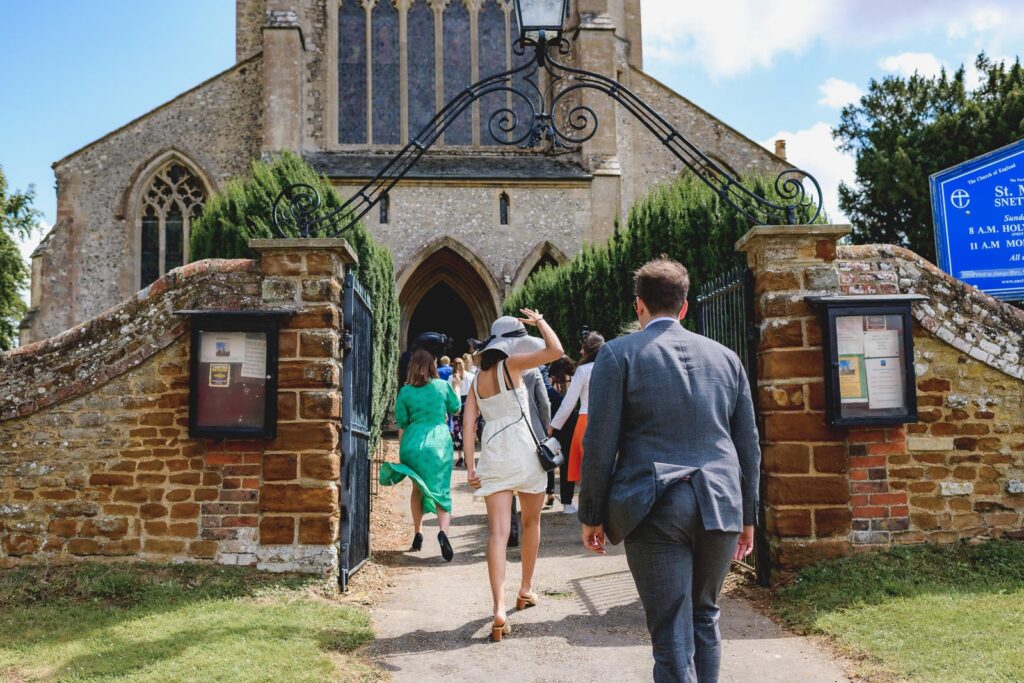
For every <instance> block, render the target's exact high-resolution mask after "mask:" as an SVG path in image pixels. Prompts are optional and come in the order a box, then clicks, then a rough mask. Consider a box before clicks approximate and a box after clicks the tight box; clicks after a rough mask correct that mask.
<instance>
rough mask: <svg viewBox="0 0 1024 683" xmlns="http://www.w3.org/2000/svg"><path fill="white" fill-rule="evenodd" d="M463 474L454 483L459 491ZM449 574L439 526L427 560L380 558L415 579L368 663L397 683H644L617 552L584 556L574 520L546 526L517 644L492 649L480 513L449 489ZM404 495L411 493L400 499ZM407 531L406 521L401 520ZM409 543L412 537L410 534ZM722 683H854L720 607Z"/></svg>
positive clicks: (732, 603)
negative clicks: (533, 600) (534, 598)
mask: <svg viewBox="0 0 1024 683" xmlns="http://www.w3.org/2000/svg"><path fill="white" fill-rule="evenodd" d="M464 476H465V475H464V473H463V472H462V471H458V472H456V474H455V478H454V481H455V482H461V481H462V479H463V478H464ZM453 489H454V491H453V499H454V505H455V513H456V515H457V516H456V518H455V521H454V523H453V527H452V533H451V538H452V544H453V545H454V546H455V551H456V556H455V560H454V561H453V562H452V563H451V564H445V563H444V561H443V560H442V559H441V557H440V551H439V549H438V547H437V540H436V520H434V519H433V518H432V519H431V521H430V522H429V526H427V527H426V528H425V529H424V536H425V537H426V541H425V543H424V547H423V551H422V552H421V553H405V552H402V551H400V550H381V551H375V556H376V557H377V559H378V560H379V561H382V562H383V563H384V564H388V565H392V566H395V565H397V566H402V567H408V568H410V570H409V571H402V572H399V573H398V574H397V576H395V578H394V587H393V588H391V589H390V590H389V591H388V592H387V593H386V594H385V595H383V596H382V597H381V599H380V600H379V601H377V604H376V606H375V608H374V610H373V617H374V622H375V627H376V631H377V640H376V642H375V643H374V644H373V645H371V646H370V648H369V649H368V651H367V652H366V654H368V655H369V656H370V657H372V658H373V659H374V660H375V661H376V662H377V663H378V665H379V666H381V667H382V668H383V669H385V670H387V671H390V672H391V674H392V676H393V678H394V680H395V681H399V682H400V681H417V682H421V681H441V680H447V681H517V682H518V681H531V682H540V681H558V682H564V681H574V682H575V681H608V680H614V681H647V680H650V678H651V668H652V666H653V659H652V657H651V651H650V644H649V640H648V636H647V631H646V629H645V628H644V620H643V610H642V608H641V606H640V602H639V599H638V597H637V594H636V589H635V588H634V586H633V579H632V577H631V576H630V574H629V570H628V568H627V566H626V558H625V555H624V554H623V551H622V547H621V546H618V547H612V548H611V549H610V552H609V554H608V555H607V556H606V557H603V558H602V557H598V556H596V555H592V554H590V553H586V554H584V553H585V551H584V550H583V548H582V546H581V545H580V542H579V531H578V529H579V526H578V523H577V522H576V518H575V515H572V516H569V515H563V514H562V512H561V509H560V508H561V506H559V505H557V504H556V506H555V509H554V510H552V511H547V512H545V513H544V515H543V520H542V523H541V524H542V526H541V529H542V531H541V535H542V540H541V553H540V555H541V556H540V560H539V562H538V568H537V577H536V581H535V589H536V590H537V592H538V593H539V594H540V597H541V604H540V605H539V606H538V607H535V608H531V609H527V610H524V611H522V612H519V613H516V612H515V611H511V612H510V614H509V618H510V621H511V623H512V635H511V636H508V637H507V638H506V639H505V640H504V641H502V642H501V643H489V642H488V641H487V635H488V633H489V630H488V626H489V623H490V620H489V614H490V597H489V596H490V591H489V589H488V586H487V566H486V561H485V556H484V552H485V539H486V524H487V519H486V516H485V514H484V506H483V503H475V502H473V499H472V497H471V495H470V493H469V488H468V486H466V485H465V484H462V483H459V484H454V482H453ZM402 491H403V494H405V493H406V491H407V489H406V487H405V486H403V487H402ZM405 516H406V518H407V519H406V520H405V521H406V523H407V524H409V527H408V528H411V522H409V521H408V513H407V512H406V513H405ZM408 535H409V537H410V538H411V536H412V534H411V533H410V534H408ZM509 560H510V562H509V580H508V605H509V607H510V608H511V607H512V606H514V604H515V590H516V588H517V587H518V580H519V562H518V560H519V556H518V551H512V552H511V553H510V555H509ZM722 612H723V614H722V621H721V627H722V633H723V637H724V646H723V649H724V654H723V666H722V676H721V680H722V681H723V683H724V682H733V681H735V682H747V681H758V682H760V683H771V682H773V681H779V682H782V681H786V682H787V683H788V682H791V681H797V680H798V681H801V683H817V682H819V681H821V682H832V681H847V680H849V679H847V678H846V676H845V675H844V674H843V672H842V668H841V666H840V665H839V663H838V662H836V661H835V660H834V659H832V658H830V657H829V655H828V654H827V653H825V652H824V651H823V650H821V649H820V648H818V647H817V646H816V645H815V644H814V643H813V642H812V641H810V640H809V639H807V638H802V637H799V636H794V635H791V634H789V633H787V632H786V631H784V630H783V629H781V628H780V627H779V626H777V625H776V624H774V623H772V622H771V621H770V620H769V619H767V618H765V617H764V616H762V615H761V614H759V613H757V612H756V611H754V609H753V608H752V607H751V606H750V605H749V604H748V603H747V602H746V601H744V600H742V599H736V598H728V597H723V601H722Z"/></svg>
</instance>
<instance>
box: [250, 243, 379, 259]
mask: <svg viewBox="0 0 1024 683" xmlns="http://www.w3.org/2000/svg"><path fill="white" fill-rule="evenodd" d="M249 248H250V249H253V250H255V251H258V252H260V254H263V253H264V252H271V251H320V250H324V251H333V252H335V253H337V254H339V255H340V256H341V258H342V261H343V262H344V263H345V264H346V265H352V264H355V263H359V255H358V254H356V250H355V249H353V248H352V245H351V244H349V243H348V240H346V239H345V238H343V237H286V238H281V239H253V240H249Z"/></svg>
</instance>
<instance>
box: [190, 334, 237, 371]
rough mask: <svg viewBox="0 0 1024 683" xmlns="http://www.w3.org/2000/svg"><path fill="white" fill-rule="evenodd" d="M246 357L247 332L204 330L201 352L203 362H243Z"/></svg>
mask: <svg viewBox="0 0 1024 683" xmlns="http://www.w3.org/2000/svg"><path fill="white" fill-rule="evenodd" d="M244 359H245V333H243V332H203V343H202V347H201V348H200V352H199V361H200V362H202V363H241V362H242V361H243V360H244Z"/></svg>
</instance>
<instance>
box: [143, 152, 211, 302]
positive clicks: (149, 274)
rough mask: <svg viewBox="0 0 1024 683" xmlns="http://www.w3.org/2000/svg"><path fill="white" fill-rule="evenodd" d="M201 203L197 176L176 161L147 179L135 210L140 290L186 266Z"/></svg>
mask: <svg viewBox="0 0 1024 683" xmlns="http://www.w3.org/2000/svg"><path fill="white" fill-rule="evenodd" d="M205 201H206V190H205V189H204V188H203V183H202V181H201V180H200V179H199V176H198V175H196V174H195V173H193V172H192V171H191V170H189V169H188V168H187V167H186V166H184V165H183V164H182V163H180V162H178V161H168V162H167V163H165V164H164V165H162V166H161V167H160V168H159V169H158V170H157V171H156V172H155V173H154V174H153V175H152V176H151V177H150V179H149V180H148V182H147V183H146V185H145V189H144V190H143V191H142V195H141V199H140V207H139V286H140V287H146V286H148V285H150V284H152V283H153V281H154V280H156V279H158V278H160V277H162V276H163V275H164V274H165V273H167V272H168V271H170V270H173V269H174V268H177V267H178V266H181V265H184V264H185V263H187V262H188V239H189V231H190V227H191V225H192V221H194V220H195V219H196V218H198V217H199V214H200V212H201V211H202V210H203V202H205Z"/></svg>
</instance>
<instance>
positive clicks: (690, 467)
mask: <svg viewBox="0 0 1024 683" xmlns="http://www.w3.org/2000/svg"><path fill="white" fill-rule="evenodd" d="M689 284H690V282H689V276H688V275H687V272H686V268H684V267H683V266H682V265H680V264H679V263H676V262H675V261H670V260H668V259H659V260H656V261H651V262H650V263H647V264H646V265H644V266H643V267H642V268H641V269H640V270H639V271H637V274H636V300H635V303H634V306H635V309H636V313H637V317H638V318H639V320H640V324H641V326H642V327H643V330H642V331H641V332H638V333H636V334H630V335H627V336H624V337H620V338H618V339H615V340H613V341H611V342H608V343H607V344H605V346H604V348H603V349H601V352H600V353H599V354H598V356H597V361H596V363H595V365H594V371H593V376H592V377H591V380H590V417H589V422H588V424H587V433H586V436H585V437H584V441H583V444H584V445H583V452H584V454H585V455H584V457H583V464H582V482H581V486H582V488H581V490H580V511H579V519H580V521H581V522H582V523H583V525H584V526H583V544H584V545H585V546H586V547H587V549H589V550H591V551H593V552H596V553H599V554H604V545H605V538H606V537H607V539H608V540H609V541H611V542H612V543H615V544H617V543H619V542H621V541H622V540H625V541H626V559H627V560H628V562H629V569H630V571H631V572H632V574H633V580H634V582H635V583H636V587H637V591H638V592H639V594H640V600H641V602H642V603H643V606H644V611H645V612H646V615H647V629H648V630H649V631H650V633H651V641H652V645H653V648H654V661H655V663H654V680H655V681H657V682H658V683H662V682H665V683H667V682H669V681H673V682H675V681H685V682H690V681H700V683H714V682H715V681H717V680H718V670H719V664H720V661H721V634H720V632H719V630H718V613H719V609H718V604H717V603H718V594H719V592H720V591H721V588H722V583H723V581H724V580H725V575H726V573H727V572H728V571H729V566H730V563H731V560H733V559H740V558H742V557H744V556H746V555H747V554H749V553H750V550H751V548H752V546H753V535H754V527H753V525H754V516H755V504H756V498H757V488H758V476H759V468H760V459H761V453H760V448H759V446H758V434H757V427H756V426H755V423H754V406H753V402H752V401H751V396H750V386H749V384H748V382H747V377H746V373H745V372H744V370H743V366H742V365H741V364H740V361H739V358H737V357H736V354H734V353H733V352H732V351H730V350H729V349H727V348H725V347H724V346H721V345H720V344H718V343H716V342H714V341H711V340H710V339H707V338H705V337H702V336H700V335H697V334H693V333H692V332H688V331H687V330H686V329H685V328H684V327H683V326H682V325H680V324H679V318H681V317H682V316H683V315H685V312H686V308H685V307H686V294H687V291H688V290H689ZM616 456H617V457H616Z"/></svg>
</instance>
